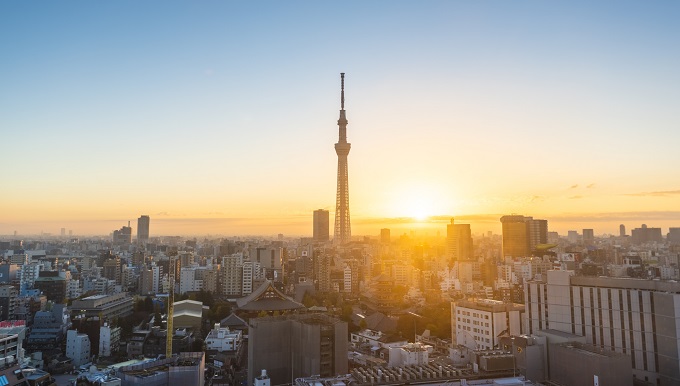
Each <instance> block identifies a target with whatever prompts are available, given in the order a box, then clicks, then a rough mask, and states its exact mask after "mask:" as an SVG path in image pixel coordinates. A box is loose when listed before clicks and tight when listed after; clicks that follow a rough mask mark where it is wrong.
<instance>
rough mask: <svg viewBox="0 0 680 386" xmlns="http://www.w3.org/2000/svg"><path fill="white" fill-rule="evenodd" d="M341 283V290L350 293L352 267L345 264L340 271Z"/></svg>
mask: <svg viewBox="0 0 680 386" xmlns="http://www.w3.org/2000/svg"><path fill="white" fill-rule="evenodd" d="M342 274H343V276H342V284H343V290H344V291H343V292H346V293H351V292H352V267H350V266H349V264H348V265H345V269H344V270H343V271H342Z"/></svg>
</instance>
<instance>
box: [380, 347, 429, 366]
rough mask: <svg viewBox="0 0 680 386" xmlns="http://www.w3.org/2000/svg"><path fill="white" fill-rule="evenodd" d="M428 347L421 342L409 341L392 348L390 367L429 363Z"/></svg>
mask: <svg viewBox="0 0 680 386" xmlns="http://www.w3.org/2000/svg"><path fill="white" fill-rule="evenodd" d="M429 358H430V355H429V353H428V351H427V347H425V345H423V344H420V343H409V344H407V345H404V346H401V347H392V348H390V355H389V364H388V366H389V367H401V366H421V365H427V364H428V363H429Z"/></svg>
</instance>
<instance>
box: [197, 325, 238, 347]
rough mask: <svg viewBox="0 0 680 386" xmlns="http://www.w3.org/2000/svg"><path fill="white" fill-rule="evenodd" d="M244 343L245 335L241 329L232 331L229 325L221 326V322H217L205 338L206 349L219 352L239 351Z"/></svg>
mask: <svg viewBox="0 0 680 386" xmlns="http://www.w3.org/2000/svg"><path fill="white" fill-rule="evenodd" d="M242 343H243V335H242V332H241V331H240V330H234V331H230V330H229V328H227V327H220V324H219V323H215V328H213V329H212V330H210V332H209V333H208V336H207V337H206V338H205V347H206V350H216V351H218V352H224V351H237V350H238V349H239V347H240V346H241V344H242Z"/></svg>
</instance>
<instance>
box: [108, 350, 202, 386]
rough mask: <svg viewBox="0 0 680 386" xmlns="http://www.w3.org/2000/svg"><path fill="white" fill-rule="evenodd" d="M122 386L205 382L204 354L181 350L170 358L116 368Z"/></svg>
mask: <svg viewBox="0 0 680 386" xmlns="http://www.w3.org/2000/svg"><path fill="white" fill-rule="evenodd" d="M116 376H117V377H118V378H120V379H121V381H122V382H121V385H122V386H137V385H140V386H141V385H153V386H176V385H186V386H189V385H192V386H203V385H204V384H205V354H204V353H202V352H182V353H179V354H178V355H177V356H173V357H172V358H166V359H159V360H155V361H149V362H143V363H141V364H136V365H132V366H123V367H120V368H118V370H117V371H116Z"/></svg>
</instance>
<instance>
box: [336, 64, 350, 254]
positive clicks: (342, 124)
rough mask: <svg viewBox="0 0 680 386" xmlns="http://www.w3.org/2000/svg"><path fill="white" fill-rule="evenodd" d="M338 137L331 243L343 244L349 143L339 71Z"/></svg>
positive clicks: (347, 229)
mask: <svg viewBox="0 0 680 386" xmlns="http://www.w3.org/2000/svg"><path fill="white" fill-rule="evenodd" d="M338 128H339V138H338V143H336V144H335V153H336V154H337V155H338V190H337V193H336V197H335V231H334V238H333V243H334V244H336V245H339V244H345V243H347V242H349V241H350V239H351V238H352V229H351V226H350V219H349V183H348V171H347V155H348V154H349V149H350V147H351V144H349V143H348V142H347V118H346V117H345V73H344V72H343V73H340V118H339V119H338Z"/></svg>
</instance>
